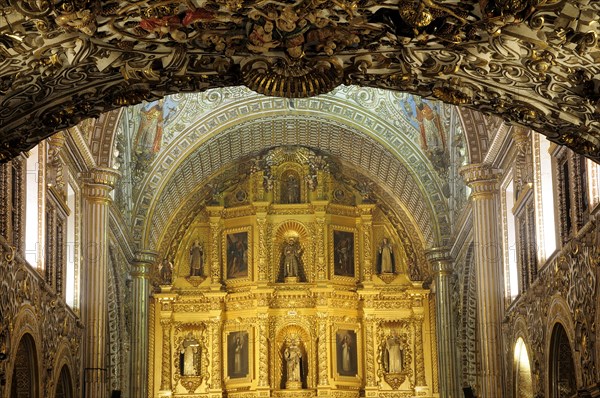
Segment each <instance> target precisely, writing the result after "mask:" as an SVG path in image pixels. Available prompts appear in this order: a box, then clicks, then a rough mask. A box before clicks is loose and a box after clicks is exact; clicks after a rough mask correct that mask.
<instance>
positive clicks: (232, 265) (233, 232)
mask: <svg viewBox="0 0 600 398" xmlns="http://www.w3.org/2000/svg"><path fill="white" fill-rule="evenodd" d="M222 239H223V242H222V247H223V250H222V273H223V280H224V281H226V282H227V283H238V282H245V281H251V280H252V277H253V250H252V249H253V239H252V227H251V226H246V227H239V228H230V229H226V230H225V231H223V237H222ZM240 239H241V242H240ZM240 243H241V244H242V245H243V246H245V247H244V248H243V249H244V250H245V253H239V250H238V248H237V247H236V246H237V245H238V244H240ZM234 251H235V253H237V257H236V254H234V253H233V252H234ZM240 255H242V256H243V257H245V260H242V264H243V265H245V267H246V269H245V273H244V272H243V271H240V270H239V269H237V268H236V267H237V264H239V259H240V257H239V256H240ZM243 257H242V258H243ZM236 275H237V276H236Z"/></svg>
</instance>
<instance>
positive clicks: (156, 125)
mask: <svg viewBox="0 0 600 398" xmlns="http://www.w3.org/2000/svg"><path fill="white" fill-rule="evenodd" d="M177 106H178V101H176V100H175V99H174V98H173V97H172V96H167V97H165V98H161V99H159V100H157V101H152V102H144V103H142V104H140V105H138V106H137V107H135V108H134V112H136V111H137V112H138V113H139V115H138V118H139V121H140V124H139V126H138V128H137V131H136V132H135V134H134V137H133V148H134V150H135V151H136V152H144V153H146V152H150V153H158V152H159V151H160V149H161V147H162V146H163V145H164V144H165V143H166V141H167V139H166V137H165V128H166V127H167V125H168V124H169V122H170V121H171V120H172V119H173V118H174V116H175V115H176V113H177Z"/></svg>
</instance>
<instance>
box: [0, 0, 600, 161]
mask: <svg viewBox="0 0 600 398" xmlns="http://www.w3.org/2000/svg"><path fill="white" fill-rule="evenodd" d="M0 7H1V8H0V129H1V131H2V135H1V136H0V160H4V161H5V160H7V159H9V158H10V157H12V156H15V155H16V154H17V153H19V152H20V151H22V150H26V149H28V148H30V147H32V146H34V145H35V144H36V143H37V142H39V141H40V140H41V139H42V138H44V137H47V136H48V135H50V134H51V133H52V132H53V131H58V130H61V129H64V128H66V127H69V126H72V125H75V124H77V123H78V122H80V121H81V120H83V119H84V118H86V117H90V116H92V117H98V116H99V115H100V114H101V113H102V112H105V111H107V110H111V109H116V108H119V107H121V106H125V105H132V104H136V103H140V102H142V101H144V100H146V101H149V102H152V101H154V100H157V99H159V98H162V97H164V96H165V95H167V94H174V93H181V92H199V91H204V90H207V89H209V88H215V87H227V86H237V85H245V86H246V87H249V88H251V89H252V90H254V91H256V92H259V93H263V94H267V95H271V96H276V97H285V98H306V97H311V96H315V95H318V94H322V93H326V92H329V91H331V90H333V89H334V88H335V87H338V86H339V85H341V84H346V85H350V84H354V85H359V86H369V87H378V88H386V89H391V90H396V91H403V92H409V93H413V94H418V95H420V96H422V97H425V98H436V99H439V100H441V101H444V102H446V103H452V104H458V105H462V106H467V107H471V108H473V109H478V110H480V111H483V112H487V113H491V114H496V115H499V116H501V117H503V118H504V119H506V120H509V121H514V122H519V123H522V124H524V125H527V126H529V127H531V128H533V129H534V130H536V131H540V132H542V133H543V134H546V135H548V136H549V137H550V139H552V140H553V141H555V142H558V143H561V144H566V145H568V146H570V147H571V148H573V149H574V150H576V151H577V152H580V153H584V154H586V155H587V156H589V157H591V158H592V159H596V160H598V159H599V157H600V48H599V46H598V34H599V21H598V18H599V17H598V15H599V14H600V3H599V2H597V1H591V0H578V1H574V0H572V1H565V0H510V1H509V0H460V1H459V0H388V1H375V0H354V1H349V0H348V1H347V0H343V1H337V0H313V1H300V0H297V1H285V2H280V1H273V0H178V1H175V0H173V1H152V0H146V1H135V0H129V1H124V0H122V1H117V0H113V1H102V2H101V1H98V0H53V1H41V0H19V1H16V0H0ZM165 101H166V104H167V107H168V100H165ZM414 105H415V106H416V105H417V104H414ZM419 109H420V110H421V111H420V112H425V113H429V112H430V111H429V110H427V109H426V108H425V107H423V108H419ZM423 109H425V110H424V111H423ZM146 111H148V112H151V111H152V109H151V108H148V109H146ZM414 112H415V113H416V112H417V108H415V109H414ZM431 112H432V113H434V112H436V110H435V109H433V108H432V109H431ZM163 117H166V118H167V119H169V118H172V117H173V115H170V114H169V113H165V114H164V115H163ZM167 121H169V120H167ZM432 125H435V122H433V124H432ZM440 137H441V136H440ZM143 138H148V137H143ZM425 138H429V139H432V138H434V136H429V137H425ZM440 139H441V138H440ZM142 142H143V144H144V145H149V141H143V140H142ZM424 142H425V143H426V142H427V141H424ZM153 144H154V143H153ZM442 146H443V142H442ZM155 149H158V148H155Z"/></svg>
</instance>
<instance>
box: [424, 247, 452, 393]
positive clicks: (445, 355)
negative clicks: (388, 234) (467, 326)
mask: <svg viewBox="0 0 600 398" xmlns="http://www.w3.org/2000/svg"><path fill="white" fill-rule="evenodd" d="M426 255H427V259H428V260H429V262H430V263H431V268H432V269H433V274H434V283H435V305H436V313H437V320H436V332H437V333H436V334H437V351H438V358H439V361H438V369H439V372H438V375H439V381H440V398H457V397H460V395H459V394H460V391H459V382H458V369H457V366H458V354H457V352H456V325H455V322H454V321H455V318H454V314H453V311H452V286H451V278H452V268H453V267H452V261H451V258H450V253H449V252H448V250H447V249H445V248H436V249H432V250H430V251H428V252H427V253H426Z"/></svg>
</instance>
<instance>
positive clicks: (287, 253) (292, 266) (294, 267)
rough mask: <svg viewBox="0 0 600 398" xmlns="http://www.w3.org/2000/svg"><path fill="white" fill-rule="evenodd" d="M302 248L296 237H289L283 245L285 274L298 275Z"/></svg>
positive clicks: (286, 275)
mask: <svg viewBox="0 0 600 398" xmlns="http://www.w3.org/2000/svg"><path fill="white" fill-rule="evenodd" d="M301 255H302V249H301V248H300V245H299V244H298V242H297V241H296V240H295V239H294V238H289V239H288V241H287V243H286V244H285V246H284V247H283V275H284V276H285V277H289V276H298V272H299V269H300V256H301Z"/></svg>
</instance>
